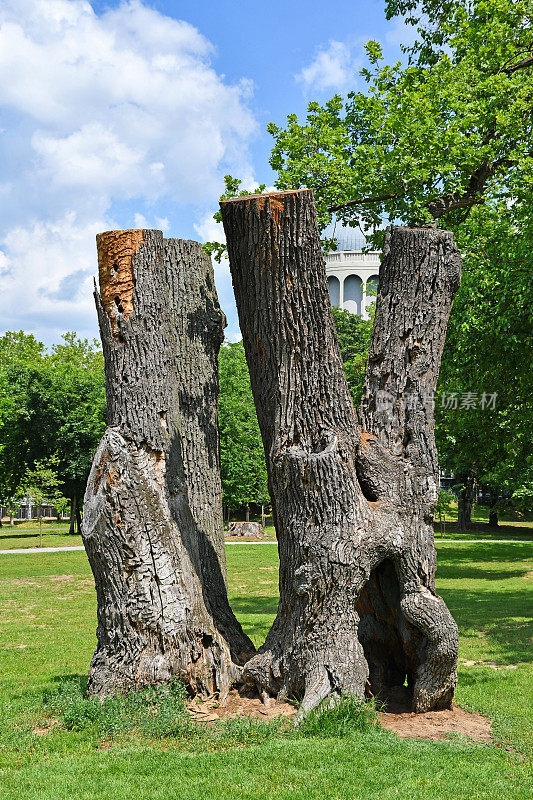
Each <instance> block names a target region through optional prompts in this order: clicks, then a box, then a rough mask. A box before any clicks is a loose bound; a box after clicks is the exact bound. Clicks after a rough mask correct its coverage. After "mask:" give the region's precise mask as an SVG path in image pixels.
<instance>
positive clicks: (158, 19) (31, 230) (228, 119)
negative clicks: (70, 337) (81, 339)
mask: <svg viewBox="0 0 533 800" xmlns="http://www.w3.org/2000/svg"><path fill="white" fill-rule="evenodd" d="M213 54H214V50H213V47H212V45H211V43H210V42H209V41H208V40H207V39H206V38H205V37H204V36H203V35H202V34H201V33H200V32H199V31H198V30H197V29H196V28H194V27H193V26H192V25H190V24H188V23H186V22H183V21H179V20H176V19H172V18H170V17H167V16H164V15H163V14H161V13H159V12H157V11H156V10H154V9H151V8H149V7H148V6H146V5H143V3H142V2H140V0H130V1H129V2H123V3H121V4H120V5H119V6H117V7H115V8H113V9H109V10H107V11H104V12H103V13H102V14H96V13H95V11H94V9H93V8H92V6H91V4H90V3H89V2H84V0H4V2H3V3H2V5H1V7H0V107H3V114H4V119H6V120H7V121H8V123H9V124H8V125H7V127H8V131H7V133H6V134H4V135H3V136H2V140H1V141H0V157H2V158H3V163H4V164H5V165H6V169H5V173H4V181H5V183H4V186H5V189H6V191H5V192H3V191H0V202H3V203H4V204H5V210H6V213H5V214H4V216H3V220H4V228H3V230H2V228H1V227H0V239H1V240H3V244H0V247H1V249H2V253H3V258H0V279H1V280H2V284H3V285H2V294H3V305H4V309H5V307H6V305H10V304H11V305H12V306H13V308H14V309H15V312H16V313H15V314H14V315H12V316H16V315H17V314H18V315H19V317H18V318H20V319H21V324H26V323H24V322H23V315H22V311H24V313H25V314H27V313H30V310H31V313H34V314H40V315H41V316H40V318H43V319H44V317H43V314H44V316H45V317H46V318H47V319H49V320H50V321H51V322H50V324H52V321H54V320H53V314H52V308H53V307H54V303H55V304H56V305H55V308H56V315H60V314H64V315H65V318H64V320H63V322H61V320H59V319H56V320H55V321H54V324H57V325H58V327H59V326H61V327H62V328H63V329H65V328H67V327H68V325H67V321H66V319H67V317H68V316H69V315H70V314H71V313H72V312H73V309H74V307H76V308H78V309H80V310H81V312H82V315H83V314H84V313H85V311H84V309H85V307H86V305H85V304H87V308H89V307H90V308H91V313H92V298H91V296H90V295H91V292H90V281H85V280H80V278H81V276H82V272H81V271H80V270H85V269H89V267H90V269H91V270H93V271H94V266H95V265H94V233H95V232H96V231H97V230H98V229H104V228H109V227H112V224H113V223H112V217H113V213H114V208H115V204H117V206H118V207H120V208H122V209H123V208H124V204H125V203H127V202H130V203H131V204H133V205H134V206H136V208H133V209H132V210H131V216H130V218H131V219H132V221H133V219H134V213H136V214H137V215H138V217H137V218H138V219H139V220H140V219H141V218H142V219H143V220H145V221H146V219H148V222H147V223H146V224H147V225H148V226H149V227H155V226H157V227H159V228H162V229H167V228H168V227H169V220H168V218H167V217H166V216H165V213H164V212H165V210H166V209H164V208H159V207H157V204H158V203H159V204H162V203H163V201H164V202H165V203H171V204H172V205H173V206H176V207H180V206H181V207H184V206H187V205H188V204H189V205H190V204H192V205H196V206H201V207H204V208H205V207H206V206H207V205H208V204H213V203H214V202H215V201H216V198H217V197H218V195H219V194H220V191H221V189H222V176H223V175H224V174H226V173H228V172H232V173H236V174H251V167H250V159H249V151H248V145H249V142H250V140H251V138H252V137H253V136H254V135H255V132H256V127H257V126H256V122H255V119H254V117H253V115H252V113H251V112H250V110H249V108H248V105H247V101H248V98H249V97H250V93H251V84H250V82H249V81H248V80H245V79H243V80H242V81H240V82H238V83H236V84H230V83H228V82H227V81H226V80H225V79H224V78H223V76H220V75H219V74H218V73H217V72H216V70H215V69H214V67H213V65H212V63H211V59H212V57H213ZM4 125H6V123H5V122H4ZM0 188H1V187H0ZM161 212H163V214H162V213H161ZM135 224H137V222H136V223H135ZM0 225H1V222H0ZM37 249H38V253H37ZM37 264H38V269H37ZM30 275H33V277H34V279H35V280H33V281H30V282H29V283H28V277H29V276H30ZM6 276H7V277H6ZM69 276H73V277H72V280H69ZM6 281H7V283H6ZM61 281H63V284H61ZM74 290H75V291H74ZM21 292H22V294H21ZM24 292H26V295H25V299H26V302H24V303H22V304H19V301H20V298H21V297H22V295H23V294H24ZM69 292H70V293H71V295H72V297H71V300H70V301H69V300H65V299H61V298H66V297H67V296H68V294H69ZM37 301H38V302H37ZM79 303H81V304H82V305H81V306H79V305H78V304H79ZM48 307H49V311H50V314H49V316H48V317H47V315H48V311H47V309H48ZM72 316H73V317H74V316H75V315H74V314H73V313H72ZM5 324H6V325H9V324H10V323H8V322H7V321H6V323H5ZM43 324H44V323H43ZM19 327H20V325H19ZM28 327H29V325H28ZM77 327H78V329H80V327H81V326H80V325H78V326H77Z"/></svg>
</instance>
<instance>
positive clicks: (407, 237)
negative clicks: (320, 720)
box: [221, 190, 460, 714]
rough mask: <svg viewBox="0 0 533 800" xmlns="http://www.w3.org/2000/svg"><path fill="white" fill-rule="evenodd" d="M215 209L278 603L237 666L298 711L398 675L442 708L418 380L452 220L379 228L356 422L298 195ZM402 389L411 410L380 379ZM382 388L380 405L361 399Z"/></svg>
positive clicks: (442, 661)
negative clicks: (271, 531)
mask: <svg viewBox="0 0 533 800" xmlns="http://www.w3.org/2000/svg"><path fill="white" fill-rule="evenodd" d="M280 206H281V208H280ZM221 210H222V220H223V223H224V229H225V232H226V239H227V244H228V254H229V259H230V267H231V273H232V278H233V285H234V289H235V296H236V300H237V308H238V311H239V321H240V326H241V331H242V334H243V341H244V347H245V351H246V357H247V362H248V366H249V369H250V377H251V383H252V390H253V394H254V400H255V404H256V410H257V416H258V421H259V427H260V429H261V434H262V438H263V444H264V448H265V454H266V459H267V469H268V476H269V491H270V495H271V498H272V508H273V518H274V524H275V526H276V533H277V537H278V544H279V553H280V603H279V608H278V613H277V616H276V619H275V621H274V624H273V626H272V628H271V630H270V632H269V634H268V636H267V639H266V642H265V644H264V645H263V646H262V647H261V648H260V650H259V652H258V654H257V655H256V656H254V657H253V658H252V659H251V660H250V661H249V662H248V663H247V664H246V666H245V670H244V678H245V680H246V681H247V682H248V683H249V684H251V685H253V686H255V687H256V688H257V689H258V690H259V691H260V692H267V693H268V694H270V695H274V696H277V697H278V698H283V697H287V696H289V697H290V696H294V697H298V698H300V699H301V700H302V705H301V710H300V714H303V713H306V712H307V711H309V710H310V709H312V708H314V707H315V706H316V705H317V704H318V703H320V702H321V701H322V700H323V699H325V698H326V697H329V696H333V697H336V696H337V697H338V696H339V695H341V694H352V695H356V696H358V697H362V696H363V695H364V693H365V690H366V691H367V692H371V693H374V694H376V693H380V694H386V690H387V688H389V687H394V686H397V685H403V683H404V680H405V679H406V678H407V680H408V681H409V689H410V692H411V696H412V704H413V709H414V710H415V711H426V710H428V709H432V708H442V707H449V706H450V704H451V699H452V696H453V691H454V687H455V683H456V666H457V627H456V625H455V623H454V621H453V619H452V617H451V615H450V613H449V612H448V610H447V608H446V606H445V604H444V602H443V601H442V599H441V598H439V597H438V596H437V595H436V594H435V589H434V572H435V550H434V546H433V538H432V528H431V521H432V511H433V508H434V504H435V502H436V499H437V492H436V480H435V469H436V457H435V448H434V441H433V420H432V412H431V411H430V410H427V409H426V406H425V405H424V404H423V401H422V393H423V392H425V391H426V390H427V391H431V390H432V389H434V388H435V384H436V380H437V375H438V370H439V366H440V356H441V352H442V346H443V343H444V337H445V329H446V322H447V319H448V315H449V312H450V309H451V304H452V299H453V295H454V292H455V290H456V289H457V287H458V284H459V274H460V259H459V256H458V253H457V251H456V249H455V247H454V246H453V240H452V237H451V234H448V233H443V232H437V231H430V230H421V231H410V230H407V229H393V231H392V232H391V233H390V234H389V235H388V239H387V242H388V244H387V245H386V249H385V256H384V262H383V267H382V272H381V273H380V286H379V290H378V299H377V311H376V323H375V327H374V333H373V338H372V346H371V359H372V365H371V366H369V369H368V371H367V377H366V399H365V401H364V407H363V414H364V426H361V423H360V420H359V419H358V416H357V414H356V412H355V410H354V408H353V404H352V401H351V398H350V393H349V390H348V386H347V383H346V377H345V375H344V370H343V365H342V360H341V357H340V353H339V349H338V344H337V337H336V332H335V327H334V322H333V318H332V315H331V308H330V303H329V298H328V291H327V284H326V276H325V269H324V259H323V256H322V252H321V249H320V239H319V235H318V231H317V227H316V215H315V207H314V198H313V193H312V192H311V191H310V190H304V191H299V192H295V193H287V192H286V193H284V195H283V197H280V196H279V195H277V194H276V195H268V196H263V197H262V198H261V199H260V200H259V199H257V198H246V197H244V198H237V199H233V200H228V201H224V202H223V203H221ZM406 388H409V389H410V390H411V389H412V391H413V393H414V395H415V400H414V410H413V413H412V414H411V413H409V414H406V413H405V411H402V410H401V408H400V407H401V406H402V399H401V397H399V396H398V395H397V394H394V393H395V392H396V393H398V392H401V391H405V390H406ZM383 389H385V390H387V391H390V392H391V393H392V397H393V402H392V415H391V416H390V417H389V416H387V417H386V418H385V417H383V416H380V413H381V412H380V411H379V410H378V407H377V406H376V405H375V399H376V394H377V392H378V390H383ZM415 420H416V424H415ZM391 647H392V653H391Z"/></svg>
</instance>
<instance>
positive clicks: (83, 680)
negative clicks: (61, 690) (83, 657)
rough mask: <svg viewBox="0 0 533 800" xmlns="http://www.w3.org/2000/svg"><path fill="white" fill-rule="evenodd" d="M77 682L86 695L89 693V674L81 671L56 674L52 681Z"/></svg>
mask: <svg viewBox="0 0 533 800" xmlns="http://www.w3.org/2000/svg"><path fill="white" fill-rule="evenodd" d="M72 682H76V683H77V684H78V686H79V687H80V691H81V692H82V693H83V694H84V695H85V694H86V693H87V675H80V673H79V672H71V673H67V674H66V675H54V676H53V677H52V683H72Z"/></svg>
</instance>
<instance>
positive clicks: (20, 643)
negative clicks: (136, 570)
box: [0, 534, 533, 800]
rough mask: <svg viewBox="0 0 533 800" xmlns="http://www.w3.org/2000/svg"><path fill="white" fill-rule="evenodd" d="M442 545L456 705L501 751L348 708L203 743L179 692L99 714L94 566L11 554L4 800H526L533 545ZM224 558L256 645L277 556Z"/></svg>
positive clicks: (1, 631)
mask: <svg viewBox="0 0 533 800" xmlns="http://www.w3.org/2000/svg"><path fill="white" fill-rule="evenodd" d="M49 535H51V534H49ZM65 538H68V537H65ZM437 547H438V552H439V562H438V563H439V568H438V574H437V581H438V589H439V592H440V593H441V594H442V595H443V597H444V598H445V600H446V602H447V603H448V605H449V607H450V609H451V611H452V613H453V614H454V616H455V618H456V620H457V622H458V625H459V628H460V633H461V653H460V678H459V687H458V691H457V701H458V702H459V703H460V704H461V705H463V706H465V707H467V708H470V709H472V710H479V711H482V712H483V713H486V714H488V715H489V716H490V717H491V718H492V719H493V721H494V732H495V736H496V744H494V745H479V744H475V743H472V742H470V741H468V740H465V739H462V738H459V737H453V738H450V739H449V740H446V741H443V742H427V741H416V740H400V739H398V738H397V737H396V736H394V734H392V733H389V732H387V731H383V730H382V729H380V728H378V727H376V726H375V725H374V724H372V721H371V717H372V713H371V710H369V709H366V708H365V710H364V711H363V712H362V713H363V716H361V714H360V711H361V709H360V708H359V706H358V704H354V703H353V702H351V701H348V702H347V703H343V704H340V705H339V706H338V707H336V708H334V709H331V710H328V711H326V712H324V714H319V715H315V716H314V717H313V718H311V720H309V722H307V723H306V725H304V726H302V729H300V730H298V731H294V730H293V729H292V728H287V726H286V725H285V726H284V725H283V724H280V723H276V724H274V725H268V724H265V723H260V722H255V721H241V720H235V721H230V722H227V723H221V724H220V725H218V726H214V727H213V728H212V729H210V730H209V731H207V732H206V731H205V729H202V730H198V729H197V728H196V726H194V725H192V724H191V723H190V722H189V721H188V719H187V718H186V717H185V716H184V713H183V700H182V698H181V696H180V693H179V691H177V692H176V693H174V694H172V693H170V695H169V694H166V693H165V692H163V693H162V694H157V693H156V695H155V696H154V695H151V696H150V697H149V698H148V702H146V700H147V698H146V697H144V698H143V697H130V698H129V699H128V698H125V699H124V698H122V699H121V700H119V701H116V702H114V701H111V702H110V703H109V704H108V705H107V706H104V707H102V706H98V705H96V704H95V702H94V701H90V700H87V699H86V698H85V697H84V696H83V687H84V678H85V675H86V671H87V666H88V663H89V660H90V657H91V655H92V651H93V648H94V644H95V627H96V619H95V596H94V586H93V581H92V576H91V573H90V569H89V566H88V563H87V560H86V557H85V553H83V552H74V553H50V554H35V555H34V554H28V555H13V556H9V555H6V556H2V557H1V558H0V658H1V663H0V751H1V755H0V770H1V773H0V797H1V798H6V800H11V798H13V800H14V798H32V800H33V799H34V798H39V800H41V798H42V800H48V799H49V798H50V800H52V798H53V799H54V800H57V799H59V800H61V798H67V797H68V798H72V797H75V798H76V800H78V798H82V799H83V798H88V799H89V798H91V799H92V798H94V799H95V800H101V798H105V799H106V800H114V799H115V798H117V800H118V799H119V798H120V800H129V798H132V800H133V798H135V800H138V798H144V797H150V798H156V799H157V798H164V799H165V800H170V798H179V799H180V800H182V798H183V800H187V799H188V798H190V800H193V799H194V800H200V799H201V800H204V798H206V797H208V798H210V797H215V798H222V799H223V800H224V798H231V800H240V799H241V798H242V799H243V800H255V798H257V799H258V800H259V798H261V799H263V798H266V799H267V800H269V799H270V798H272V799H273V798H276V800H277V799H278V798H282V799H283V798H302V800H303V798H306V800H319V799H320V800H322V799H323V800H326V799H327V800H330V798H343V800H344V798H346V800H348V798H349V800H355V799H356V798H361V799H362V798H365V800H366V798H372V799H373V798H376V800H389V798H400V799H403V798H405V800H407V799H409V800H411V798H414V799H415V800H417V799H418V798H420V799H421V800H428V798H431V800H440V799H441V798H442V800H444V799H445V798H450V800H457V799H461V798H465V800H466V798H468V800H470V798H494V799H495V800H496V799H497V800H501V798H517V800H518V799H521V798H524V800H525V798H529V797H530V796H531V790H532V786H531V780H530V773H529V770H528V761H527V758H526V757H527V756H528V755H530V754H531V751H532V749H533V746H532V739H533V733H532V717H533V714H532V710H531V709H532V708H533V703H532V702H531V700H532V698H531V666H530V663H529V661H530V650H529V640H528V635H531V634H530V630H529V629H528V611H529V610H530V607H531V593H532V584H533V581H532V580H531V571H532V564H531V556H532V555H533V545H530V544H525V545H521V544H517V543H509V544H491V543H488V542H487V543H481V544H467V543H461V542H454V541H445V542H444V543H442V544H441V543H440V542H438V544H437ZM227 554H228V571H229V583H230V597H231V603H232V606H233V608H234V609H235V612H236V613H237V616H238V617H239V619H240V620H241V622H242V624H243V626H244V628H245V630H246V631H247V633H248V634H249V635H250V636H251V637H252V639H253V640H254V642H255V643H256V644H259V643H260V642H261V641H262V640H263V638H264V636H265V634H266V631H267V630H268V627H269V625H270V624H271V621H272V619H273V616H274V614H275V611H276V603H277V549H276V546H275V544H266V545H262V546H254V545H246V544H239V545H238V546H237V545H228V547H227ZM472 662H473V663H472ZM154 708H157V714H155V715H154V714H152V711H151V710H153V709H154ZM51 719H52V720H53V719H58V720H59V724H55V725H54V726H53V727H52V728H51V732H49V733H47V734H44V735H38V734H39V733H42V730H39V729H43V730H45V729H46V728H47V727H49V726H50V721H51Z"/></svg>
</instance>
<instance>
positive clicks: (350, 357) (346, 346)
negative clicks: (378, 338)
mask: <svg viewBox="0 0 533 800" xmlns="http://www.w3.org/2000/svg"><path fill="white" fill-rule="evenodd" d="M331 310H332V312H333V319H334V320H335V328H336V329H337V337H338V340H339V348H340V351H341V356H342V363H343V364H344V371H345V373H346V379H347V381H348V386H349V387H350V393H351V395H352V398H353V401H354V405H355V406H356V408H358V407H359V404H360V403H361V395H362V393H363V385H364V382H365V364H366V357H367V355H368V348H369V346H370V336H371V334H372V321H371V320H369V319H363V318H362V317H359V316H358V315H357V314H351V313H350V312H349V311H343V310H341V309H340V308H335V307H333V308H332V309H331Z"/></svg>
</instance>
